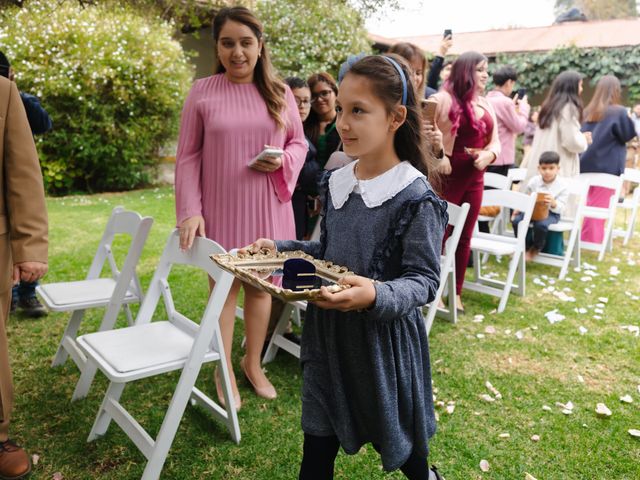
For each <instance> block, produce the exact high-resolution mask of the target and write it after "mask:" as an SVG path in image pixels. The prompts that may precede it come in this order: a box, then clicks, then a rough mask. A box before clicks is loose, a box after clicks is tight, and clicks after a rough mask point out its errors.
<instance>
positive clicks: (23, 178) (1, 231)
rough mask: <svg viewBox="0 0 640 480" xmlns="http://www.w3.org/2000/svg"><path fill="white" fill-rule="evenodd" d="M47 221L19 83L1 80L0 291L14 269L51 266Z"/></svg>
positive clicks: (8, 284) (5, 288)
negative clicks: (28, 264)
mask: <svg viewBox="0 0 640 480" xmlns="http://www.w3.org/2000/svg"><path fill="white" fill-rule="evenodd" d="M47 249H48V221H47V207H46V204H45V199H44V187H43V183H42V173H41V171H40V163H39V161H38V153H37V151H36V146H35V143H34V141H33V136H32V135H31V128H30V127H29V122H28V121H27V114H26V113H25V111H24V106H23V104H22V100H21V99H20V94H19V93H18V88H17V87H16V84H15V83H13V82H10V81H9V80H8V79H6V78H4V77H0V292H4V291H6V290H8V289H9V288H11V283H12V281H11V276H12V271H13V265H14V264H16V263H21V262H26V261H34V262H35V261H37V262H43V263H46V262H47Z"/></svg>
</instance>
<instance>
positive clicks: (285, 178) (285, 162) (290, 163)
mask: <svg viewBox="0 0 640 480" xmlns="http://www.w3.org/2000/svg"><path fill="white" fill-rule="evenodd" d="M285 100H286V103H287V107H286V112H285V119H284V120H285V125H286V129H287V132H286V138H285V143H284V147H283V150H284V154H283V155H282V167H281V168H279V169H278V170H276V171H275V172H271V173H269V177H270V178H271V182H272V183H273V186H274V188H275V190H276V195H277V196H278V199H279V200H280V201H281V202H282V203H286V202H288V201H290V200H291V196H292V195H293V191H294V190H295V188H296V183H297V181H298V174H299V173H300V170H301V169H302V166H303V165H304V161H305V158H306V156H307V150H308V148H309V147H308V146H307V141H306V140H305V138H304V130H303V128H302V120H301V119H300V114H299V113H298V108H297V106H296V102H295V99H294V97H293V93H291V89H290V88H289V87H288V86H285Z"/></svg>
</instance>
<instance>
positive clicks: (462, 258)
mask: <svg viewBox="0 0 640 480" xmlns="http://www.w3.org/2000/svg"><path fill="white" fill-rule="evenodd" d="M487 67H488V63H487V58H486V57H485V56H484V55H482V54H480V53H477V52H466V53H463V54H462V55H460V56H459V57H458V59H457V60H456V61H455V62H453V66H452V68H451V75H450V76H449V78H448V79H447V81H446V82H445V84H444V86H443V89H442V90H441V91H440V92H438V93H436V94H435V95H433V96H432V97H431V98H433V99H435V100H437V101H438V106H437V111H436V124H437V127H438V129H439V130H440V131H441V132H442V135H443V137H444V139H443V143H444V153H445V154H446V157H444V159H443V160H441V161H440V163H439V167H438V171H439V172H440V173H441V174H442V175H443V180H442V183H443V188H442V191H443V195H442V196H443V197H444V199H445V200H447V201H449V202H451V203H454V204H456V205H462V204H463V203H464V202H468V203H469V205H470V206H471V208H470V209H469V214H468V215H467V220H466V222H465V224H464V228H463V230H462V235H461V236H460V242H459V243H458V249H457V250H456V294H457V295H456V307H457V308H458V310H459V311H464V306H463V304H462V299H461V297H460V293H461V292H462V284H463V283H464V274H465V270H466V268H467V263H468V262H469V254H470V252H471V235H472V234H473V228H474V226H475V224H476V220H477V219H478V213H479V211H480V204H481V203H482V190H483V188H484V172H485V170H486V168H487V167H488V166H489V165H491V164H492V163H493V162H494V161H495V159H496V158H497V157H498V155H499V154H500V140H499V139H498V124H497V120H496V115H495V113H494V111H493V108H492V107H491V104H490V103H489V102H488V100H487V99H486V98H485V97H483V96H482V94H483V93H484V90H485V87H486V85H487V80H488V79H489V72H488V70H487Z"/></svg>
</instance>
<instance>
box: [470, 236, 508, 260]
mask: <svg viewBox="0 0 640 480" xmlns="http://www.w3.org/2000/svg"><path fill="white" fill-rule="evenodd" d="M502 238H504V237H502ZM471 248H472V249H473V250H479V251H481V252H487V253H490V254H491V255H499V256H502V255H513V254H514V253H515V252H516V250H517V248H518V247H517V245H516V244H515V242H514V243H511V242H504V241H502V240H494V239H490V238H479V237H472V238H471Z"/></svg>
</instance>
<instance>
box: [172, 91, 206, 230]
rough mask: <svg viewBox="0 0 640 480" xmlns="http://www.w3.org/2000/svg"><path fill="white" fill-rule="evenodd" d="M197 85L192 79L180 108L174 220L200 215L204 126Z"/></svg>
mask: <svg viewBox="0 0 640 480" xmlns="http://www.w3.org/2000/svg"><path fill="white" fill-rule="evenodd" d="M198 98H199V88H198V82H196V83H195V84H194V85H193V87H192V88H191V92H189V96H188V97H187V100H186V101H185V104H184V108H183V109H182V119H181V123H180V135H179V138H178V151H177V153H176V175H175V189H176V220H177V224H178V225H180V224H181V223H182V222H183V221H184V220H186V219H187V218H189V217H193V216H196V215H202V181H201V175H202V144H203V138H204V125H203V121H202V117H201V115H200V113H199V112H198V103H197V102H198Z"/></svg>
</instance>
